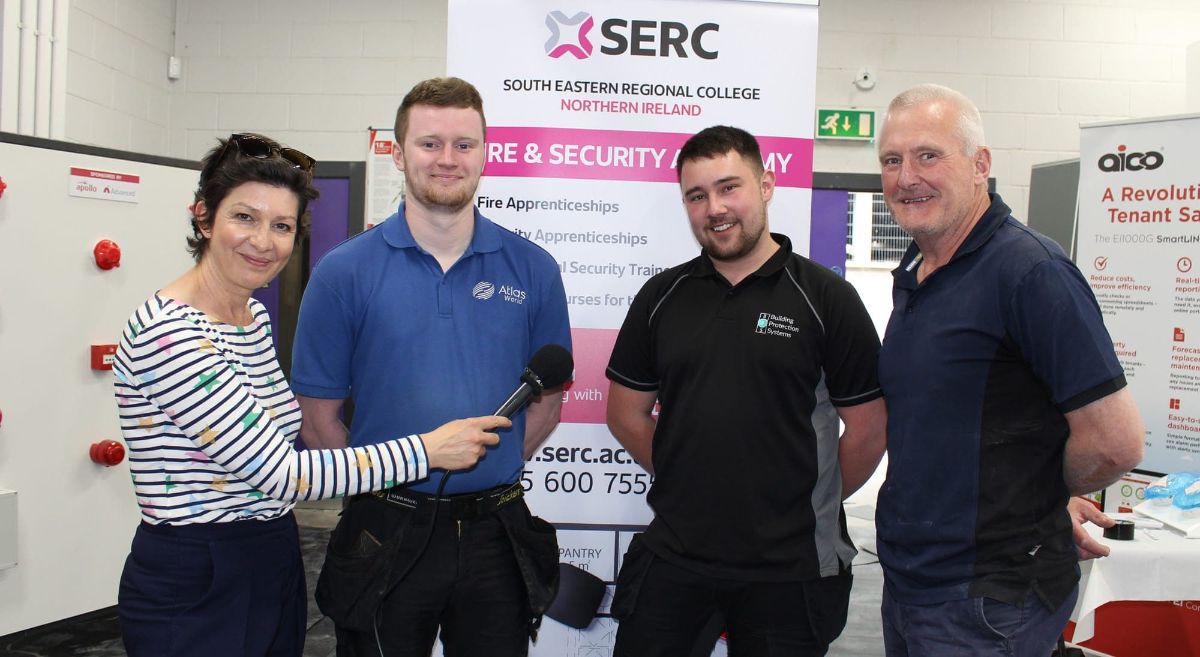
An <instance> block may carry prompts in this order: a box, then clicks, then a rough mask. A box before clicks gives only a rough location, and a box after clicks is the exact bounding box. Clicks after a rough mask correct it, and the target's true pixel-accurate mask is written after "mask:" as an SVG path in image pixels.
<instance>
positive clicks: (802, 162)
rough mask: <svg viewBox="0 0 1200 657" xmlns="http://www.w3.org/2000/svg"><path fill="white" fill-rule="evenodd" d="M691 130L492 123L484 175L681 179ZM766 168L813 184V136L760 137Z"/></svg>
mask: <svg viewBox="0 0 1200 657" xmlns="http://www.w3.org/2000/svg"><path fill="white" fill-rule="evenodd" d="M690 136H691V135H690V134H687V133H678V132H635V131H631V130H588V129H580V128H530V127H510V126H498V127H497V126H491V127H488V131H487V141H488V144H487V166H486V168H485V169H484V174H485V175H488V176H498V177H506V178H507V177H517V178H573V179H582V180H636V181H643V182H676V180H677V178H676V175H675V169H674V168H673V167H672V164H673V163H674V160H675V155H676V153H677V152H678V151H679V148H680V147H681V146H683V142H685V141H687V139H688V137H690ZM758 144H759V147H760V148H761V149H762V154H763V159H764V160H766V164H767V167H768V168H770V169H772V170H773V171H775V184H776V185H778V186H780V187H803V188H811V187H812V158H813V141H812V140H811V139H803V138H799V137H759V138H758Z"/></svg>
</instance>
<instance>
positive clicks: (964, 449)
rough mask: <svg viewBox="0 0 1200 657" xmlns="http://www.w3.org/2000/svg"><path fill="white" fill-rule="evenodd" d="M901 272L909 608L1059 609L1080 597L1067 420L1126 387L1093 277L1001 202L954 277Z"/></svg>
mask: <svg viewBox="0 0 1200 657" xmlns="http://www.w3.org/2000/svg"><path fill="white" fill-rule="evenodd" d="M916 255H917V249H916V245H915V244H914V245H910V247H909V249H908V252H907V253H906V254H905V255H904V258H903V259H902V260H901V262H900V266H899V267H898V268H897V269H896V270H895V271H894V272H893V276H894V279H895V280H894V287H893V292H892V294H893V301H894V304H895V306H894V308H893V310H892V315H891V319H890V320H889V321H888V327H887V332H886V334H885V336H884V340H883V347H882V349H881V351H880V357H879V381H880V384H881V385H882V386H883V393H884V397H885V399H887V408H888V473H887V479H886V480H885V482H884V484H883V487H882V489H881V490H880V492H879V503H878V510H877V512H876V520H875V522H876V527H877V531H878V535H877V539H878V547H879V558H880V561H881V562H882V564H883V567H884V572H885V575H886V578H885V579H886V583H887V586H888V590H889V592H890V593H891V594H892V595H893V596H894V597H895V598H896V599H897V600H898V601H900V602H903V603H909V604H935V603H939V602H945V601H948V600H953V599H961V598H966V597H976V596H984V597H990V598H994V599H997V600H1001V601H1004V602H1008V603H1011V604H1018V603H1020V601H1021V600H1022V599H1024V597H1025V596H1026V595H1027V594H1028V593H1029V591H1030V590H1033V591H1034V592H1036V593H1037V594H1038V595H1039V597H1040V598H1041V599H1042V600H1043V602H1045V603H1046V604H1047V605H1049V606H1050V607H1051V608H1056V607H1057V606H1058V605H1059V604H1061V602H1062V601H1063V600H1064V599H1065V597H1066V596H1067V595H1068V594H1069V593H1070V591H1071V590H1072V588H1073V587H1074V586H1075V582H1076V580H1077V577H1078V575H1077V571H1076V563H1077V557H1076V554H1075V548H1074V545H1073V543H1072V540H1071V523H1070V519H1069V517H1068V515H1067V512H1066V503H1067V498H1068V491H1067V486H1066V483H1065V481H1064V480H1063V474H1062V469H1063V447H1064V445H1065V443H1066V440H1067V437H1068V435H1069V429H1068V425H1067V421H1066V418H1065V417H1064V414H1065V413H1068V412H1070V411H1072V410H1075V409H1077V408H1080V407H1082V406H1084V405H1086V404H1088V403H1090V402H1092V401H1095V400H1097V399H1100V398H1102V397H1104V396H1106V395H1108V394H1111V393H1113V392H1115V391H1117V390H1119V389H1120V388H1122V387H1123V386H1124V385H1125V377H1124V374H1123V372H1122V370H1121V366H1120V363H1119V362H1118V361H1117V357H1116V355H1115V354H1114V352H1113V346H1112V339H1111V338H1110V337H1109V334H1108V331H1107V330H1105V328H1104V323H1103V320H1102V317H1101V314H1100V307H1099V305H1098V304H1097V303H1096V298H1095V296H1094V295H1093V294H1092V291H1091V288H1089V287H1088V284H1087V281H1086V280H1084V277H1083V275H1082V274H1080V272H1079V270H1078V269H1077V268H1076V267H1075V265H1074V264H1073V263H1072V262H1071V261H1070V260H1069V259H1068V258H1067V256H1066V255H1065V254H1064V253H1063V251H1062V249H1061V248H1059V246H1058V245H1057V244H1055V243H1054V242H1053V241H1052V240H1050V239H1048V238H1046V237H1044V236H1042V235H1039V234H1038V233H1036V232H1034V231H1032V230H1030V229H1029V228H1028V227H1026V226H1024V225H1022V224H1021V223H1020V222H1018V221H1017V220H1016V219H1014V218H1013V217H1012V213H1011V211H1010V210H1009V208H1008V206H1006V205H1005V204H1004V202H1003V201H1001V200H1000V197H999V196H996V195H992V203H991V206H990V207H989V208H988V210H987V212H986V213H985V214H984V215H983V217H982V218H981V219H980V220H979V223H978V224H977V225H976V226H975V228H974V229H973V230H972V231H971V233H970V235H968V236H967V239H966V240H965V241H964V242H963V244H962V246H960V247H959V249H958V251H957V252H956V253H955V254H954V256H953V258H952V259H951V260H950V262H948V263H947V264H946V265H945V266H943V267H941V268H940V269H938V270H937V271H935V272H933V273H932V274H931V275H929V276H928V277H926V278H925V280H923V281H922V282H921V283H920V284H919V285H918V284H917V281H916V270H917V267H916V265H915V264H914V258H915V257H916Z"/></svg>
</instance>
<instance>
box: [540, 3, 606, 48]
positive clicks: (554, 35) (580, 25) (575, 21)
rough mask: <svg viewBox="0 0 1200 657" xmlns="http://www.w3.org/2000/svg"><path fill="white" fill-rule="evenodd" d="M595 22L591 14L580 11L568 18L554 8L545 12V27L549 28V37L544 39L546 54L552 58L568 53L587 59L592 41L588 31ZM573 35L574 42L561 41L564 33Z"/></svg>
mask: <svg viewBox="0 0 1200 657" xmlns="http://www.w3.org/2000/svg"><path fill="white" fill-rule="evenodd" d="M595 24H596V21H595V19H593V18H592V15H591V14H589V13H587V12H586V11H581V12H579V13H577V14H575V15H574V16H571V17H570V18H568V17H567V16H566V14H564V13H562V12H561V11H558V10H555V11H552V12H550V13H548V14H546V27H547V28H549V29H550V38H549V39H546V54H547V55H549V56H550V57H552V58H554V59H558V58H559V57H562V56H563V55H566V54H570V55H571V56H573V57H574V58H575V59H587V58H588V57H591V56H592V42H591V41H590V40H589V39H588V32H591V31H592V26H593V25H595ZM570 34H574V35H575V41H574V42H570V41H567V42H565V43H564V42H563V39H564V38H565V37H564V35H570Z"/></svg>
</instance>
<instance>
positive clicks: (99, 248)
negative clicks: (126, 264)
mask: <svg viewBox="0 0 1200 657" xmlns="http://www.w3.org/2000/svg"><path fill="white" fill-rule="evenodd" d="M92 255H94V256H95V257H96V266H97V267H99V268H101V269H103V270H105V271H108V270H109V269H112V268H114V267H120V266H121V247H119V246H117V243H116V242H114V241H112V240H100V241H99V242H96V248H94V249H92Z"/></svg>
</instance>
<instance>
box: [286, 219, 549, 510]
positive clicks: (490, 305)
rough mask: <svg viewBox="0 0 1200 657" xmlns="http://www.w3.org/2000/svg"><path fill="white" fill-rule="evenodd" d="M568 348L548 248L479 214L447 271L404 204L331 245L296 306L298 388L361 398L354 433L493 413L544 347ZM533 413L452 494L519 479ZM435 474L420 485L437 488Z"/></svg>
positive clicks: (371, 436) (519, 419)
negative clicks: (418, 235)
mask: <svg viewBox="0 0 1200 657" xmlns="http://www.w3.org/2000/svg"><path fill="white" fill-rule="evenodd" d="M549 343H556V344H561V345H563V346H564V347H567V348H568V349H570V346H571V335H570V326H569V323H568V318H567V302H566V294H565V293H564V291H563V284H562V277H561V275H560V273H559V268H558V264H557V263H556V262H555V260H554V258H553V257H552V256H551V255H550V254H549V253H547V252H546V251H545V250H543V249H542V248H541V247H539V246H537V245H536V244H534V243H532V242H530V241H529V240H527V239H525V238H523V237H520V236H518V235H516V234H514V233H512V232H510V231H508V230H506V229H504V228H501V227H500V226H497V225H496V224H494V223H492V222H491V221H489V220H488V219H487V218H485V217H483V216H482V215H481V214H479V212H478V210H476V212H475V226H474V233H473V234H472V237H471V243H470V245H469V246H468V247H467V249H466V251H465V252H464V253H463V255H462V257H461V258H460V259H459V260H458V262H456V263H454V265H453V266H452V267H450V269H449V271H447V272H445V273H443V272H442V269H441V266H440V265H439V264H438V262H437V260H436V259H435V258H434V257H433V256H432V255H430V254H429V253H428V252H426V251H425V250H424V249H422V248H421V247H420V246H418V245H417V242H416V240H415V239H414V238H413V235H412V232H411V231H410V230H409V226H408V221H407V220H406V219H405V216H404V206H403V205H401V206H400V210H399V212H397V213H396V214H394V215H392V216H391V217H389V218H388V219H387V221H385V222H384V223H382V224H380V225H378V226H376V227H375V228H372V229H371V230H368V231H366V232H364V233H361V234H359V235H356V236H354V237H352V238H350V239H348V240H346V241H344V242H342V243H341V244H339V245H338V246H337V247H335V248H334V249H333V250H331V251H330V252H329V253H327V254H326V255H325V257H323V258H322V259H321V261H320V262H319V263H318V264H317V266H316V268H315V269H314V270H313V272H312V276H311V277H310V279H309V282H308V287H307V288H306V289H305V291H304V299H303V301H302V303H301V306H300V320H299V325H298V327H297V330H296V340H295V346H294V349H293V356H292V389H293V390H294V391H295V392H296V393H298V394H301V395H305V396H308V397H319V398H325V399H344V398H346V397H350V398H351V399H353V401H354V409H355V410H354V422H353V426H352V427H351V430H350V443H351V445H354V446H359V445H366V444H371V443H377V442H380V441H383V440H388V439H391V438H396V437H398V436H403V435H407V434H410V433H420V432H425V431H429V430H431V429H434V428H436V427H438V426H439V425H441V424H443V423H444V422H447V421H449V420H453V419H457V418H463V417H469V416H475V415H487V414H488V413H491V412H493V411H495V410H496V409H497V408H498V407H499V406H500V404H501V403H503V402H504V400H505V399H507V398H508V396H509V394H510V393H511V392H512V391H513V389H515V388H516V387H517V385H519V384H520V376H521V372H522V371H523V370H524V368H525V365H526V364H527V363H528V362H529V358H530V356H532V355H533V353H534V352H535V351H537V350H538V349H539V348H540V347H542V346H543V345H545V344H549ZM524 435H525V414H524V412H521V413H519V414H517V416H516V417H514V418H513V426H512V429H510V430H507V431H504V432H502V436H501V441H500V444H499V445H498V446H496V447H492V448H490V449H489V451H488V453H487V455H486V456H485V457H484V458H483V459H482V460H480V462H479V463H478V464H477V465H476V466H475V467H474V468H472V469H470V470H466V471H456V472H455V473H454V476H452V477H451V478H450V480H449V483H448V484H447V486H446V492H447V493H465V492H474V491H479V490H485V489H488V488H491V487H494V486H499V485H503V484H509V483H512V482H514V481H516V480H517V479H518V477H519V476H520V472H521V468H522V464H523V463H524V458H523V451H522V443H523V440H524ZM439 478H440V477H439V476H435V475H433V474H431V476H430V477H429V479H427V480H424V481H422V482H420V483H418V484H414V485H413V486H412V488H413V489H415V490H420V491H423V492H428V493H432V492H435V491H436V484H437V481H438V479H439Z"/></svg>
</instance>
